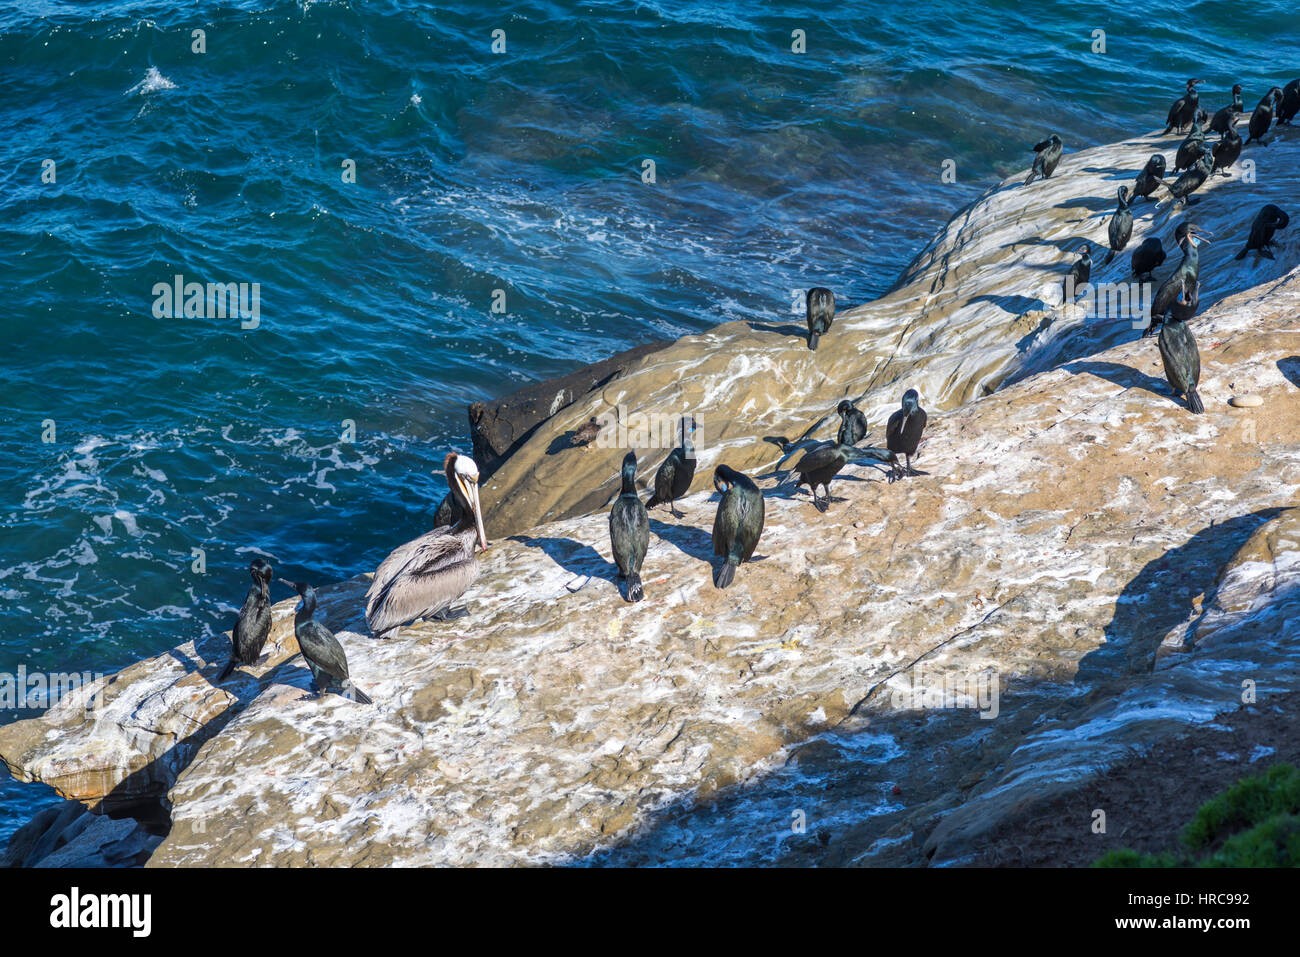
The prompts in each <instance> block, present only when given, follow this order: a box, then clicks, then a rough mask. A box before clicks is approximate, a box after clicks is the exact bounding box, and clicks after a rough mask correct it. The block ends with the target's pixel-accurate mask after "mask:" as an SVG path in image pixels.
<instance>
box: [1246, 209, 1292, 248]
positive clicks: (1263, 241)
mask: <svg viewBox="0 0 1300 957" xmlns="http://www.w3.org/2000/svg"><path fill="white" fill-rule="evenodd" d="M1290 223H1291V217H1290V216H1288V215H1287V214H1286V213H1284V212H1283V211H1282V210H1281V209H1280V208H1279V207H1277V206H1274V205H1273V204H1272V203H1269V204H1268V205H1267V206H1265V207H1264V208H1263V209H1261V210H1260V211H1259V214H1258V215H1256V216H1255V221H1254V222H1253V223H1251V224H1250V238H1249V239H1248V240H1246V248H1245V249H1243V250H1242V251H1241V252H1239V253H1237V256H1236V258H1237V259H1245V258H1246V253H1248V252H1250V251H1251V250H1252V249H1253V250H1255V251H1256V252H1258V253H1259V254H1260V255H1261V256H1263V257H1264V258H1265V259H1272V258H1273V251H1272V250H1271V249H1269V248H1268V247H1269V246H1270V245H1272V243H1273V233H1275V232H1277V230H1279V229H1286V228H1287V226H1289V225H1290Z"/></svg>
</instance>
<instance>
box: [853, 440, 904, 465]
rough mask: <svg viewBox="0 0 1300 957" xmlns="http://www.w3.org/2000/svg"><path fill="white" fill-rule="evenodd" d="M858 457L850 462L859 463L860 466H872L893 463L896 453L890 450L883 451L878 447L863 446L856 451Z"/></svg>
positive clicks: (854, 457) (855, 456)
mask: <svg viewBox="0 0 1300 957" xmlns="http://www.w3.org/2000/svg"><path fill="white" fill-rule="evenodd" d="M855 451H856V453H857V454H856V455H854V456H853V458H851V459H850V460H849V461H851V462H857V463H858V464H859V465H870V464H873V463H876V462H892V461H894V459H895V456H894V453H893V452H891V451H889V449H882V448H880V446H878V445H863V446H860V447H857V448H856V449H855Z"/></svg>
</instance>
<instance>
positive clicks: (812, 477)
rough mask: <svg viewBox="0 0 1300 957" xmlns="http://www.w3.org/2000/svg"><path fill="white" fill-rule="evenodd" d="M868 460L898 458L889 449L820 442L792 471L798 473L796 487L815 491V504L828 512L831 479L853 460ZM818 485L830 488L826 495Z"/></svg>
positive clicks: (880, 460) (826, 488) (892, 459)
mask: <svg viewBox="0 0 1300 957" xmlns="http://www.w3.org/2000/svg"><path fill="white" fill-rule="evenodd" d="M868 461H874V462H892V461H895V457H894V455H893V453H891V452H889V451H887V450H885V449H875V448H864V449H859V448H855V447H854V446H852V445H848V444H846V443H843V442H836V443H835V444H833V445H819V446H817V447H816V448H813V449H809V450H808V451H807V452H805V453H804V455H803V458H801V459H800V460H799V464H798V465H796V466H795V467H794V469H793V470H792V473H791V474H793V475H794V476H795V477H796V478H795V483H794V484H795V488H798V487H799V486H800V485H807V486H808V490H809V491H810V492H812V497H813V505H814V506H815V507H816V509H817V511H819V512H824V511H826V508H827V506H828V505H829V503H830V500H831V480H832V479H833V478H835V476H836V475H838V474H839V472H840V469H842V468H844V466H845V465H847V464H848V463H849V462H858V463H860V464H865V463H866V462H868ZM818 487H821V488H823V489H825V490H826V497H825V498H818V497H817V489H818Z"/></svg>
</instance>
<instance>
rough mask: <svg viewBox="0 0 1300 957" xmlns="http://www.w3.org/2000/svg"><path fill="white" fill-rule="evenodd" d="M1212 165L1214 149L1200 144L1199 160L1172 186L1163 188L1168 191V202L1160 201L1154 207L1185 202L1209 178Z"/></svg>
mask: <svg viewBox="0 0 1300 957" xmlns="http://www.w3.org/2000/svg"><path fill="white" fill-rule="evenodd" d="M1213 163H1214V149H1213V148H1212V147H1209V146H1206V145H1205V144H1201V158H1200V159H1198V160H1197V161H1196V162H1195V163H1193V164H1192V165H1191V166H1190V167H1189V168H1188V169H1187V170H1186V171H1185V172H1184V173H1183V175H1182V176H1180V177H1178V178H1177V179H1176V180H1174V183H1173V185H1172V186H1165V189H1167V190H1169V194H1170V196H1169V200H1163V199H1162V200H1161V201H1160V202H1158V203H1156V207H1157V208H1159V207H1161V206H1163V205H1164V204H1165V203H1166V202H1174V203H1177V202H1180V201H1181V202H1186V201H1187V197H1188V196H1190V195H1191V194H1192V193H1194V192H1196V191H1197V190H1198V189H1200V188H1201V187H1202V186H1204V185H1205V181H1206V180H1207V179H1209V178H1210V169H1211V168H1212V166H1213ZM1198 202H1199V200H1198Z"/></svg>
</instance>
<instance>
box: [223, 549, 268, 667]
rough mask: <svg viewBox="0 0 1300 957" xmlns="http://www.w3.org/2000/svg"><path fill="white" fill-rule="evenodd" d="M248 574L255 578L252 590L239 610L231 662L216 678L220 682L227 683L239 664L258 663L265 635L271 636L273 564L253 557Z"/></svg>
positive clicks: (232, 637) (232, 640)
mask: <svg viewBox="0 0 1300 957" xmlns="http://www.w3.org/2000/svg"><path fill="white" fill-rule="evenodd" d="M248 574H249V576H250V577H251V578H252V579H253V587H252V588H250V589H248V595H247V596H246V597H245V598H244V607H243V608H241V609H239V617H238V618H237V619H235V627H234V630H233V631H231V633H230V642H231V645H232V646H233V647H232V648H231V651H230V661H229V662H227V663H226V667H225V668H224V669H222V671H221V674H220V675H218V676H217V681H225V680H226V677H227V676H228V675H229V674H230V673H231V672H232V671H234V670H235V666H236V665H238V664H245V665H251V664H253V662H255V661H257V658H258V656H259V655H260V654H261V653H262V648H263V647H264V646H265V645H266V636H267V635H269V634H270V633H271V563H270V562H268V561H266V560H265V559H261V558H254V559H253V560H252V562H250V563H249V565H248Z"/></svg>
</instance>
